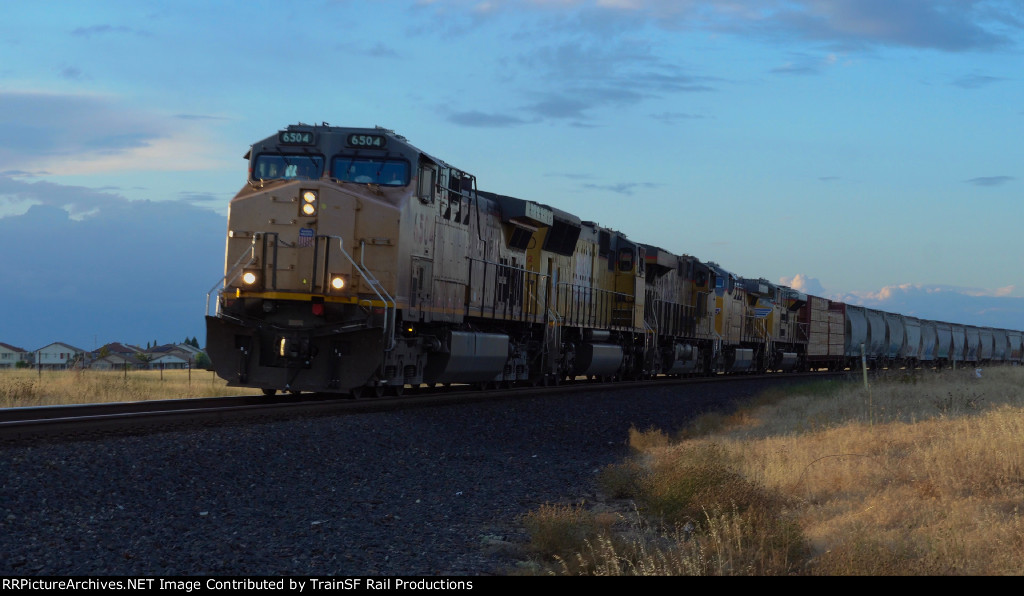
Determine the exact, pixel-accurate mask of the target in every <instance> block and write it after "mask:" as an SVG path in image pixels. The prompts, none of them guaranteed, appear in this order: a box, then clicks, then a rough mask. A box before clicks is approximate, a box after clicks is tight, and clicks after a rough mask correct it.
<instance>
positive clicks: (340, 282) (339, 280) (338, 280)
mask: <svg viewBox="0 0 1024 596" xmlns="http://www.w3.org/2000/svg"><path fill="white" fill-rule="evenodd" d="M347 285H348V281H347V280H346V279H345V276H344V275H341V274H339V273H332V274H331V290H332V291H335V292H340V291H341V290H344V289H345V286H347Z"/></svg>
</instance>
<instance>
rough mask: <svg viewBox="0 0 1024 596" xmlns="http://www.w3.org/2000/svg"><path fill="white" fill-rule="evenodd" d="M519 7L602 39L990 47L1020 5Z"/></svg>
mask: <svg viewBox="0 0 1024 596" xmlns="http://www.w3.org/2000/svg"><path fill="white" fill-rule="evenodd" d="M467 5H468V6H470V7H471V8H472V9H474V10H472V11H465V10H463V11H461V12H462V14H461V15H460V14H459V13H458V12H457V8H458V7H465V6H467ZM429 6H430V7H432V8H433V9H435V10H438V11H439V12H442V11H443V13H444V16H445V18H446V20H449V21H450V20H451V19H452V18H453V17H459V16H461V18H463V19H472V20H474V21H475V24H476V25H477V26H479V25H480V24H481V23H485V22H486V20H487V19H497V18H502V17H507V16H508V14H507V13H509V12H515V13H516V14H519V13H521V12H522V11H523V6H524V3H523V2H520V1H510V0H491V1H489V2H484V3H481V2H476V1H472V2H470V1H469V0H459V1H455V2H447V3H441V2H436V3H431V4H429ZM482 6H485V7H486V10H481V9H480V7H482ZM525 6H527V7H530V8H532V9H534V10H535V12H537V13H538V14H539V15H541V16H543V17H544V18H546V19H548V22H549V25H548V28H543V29H542V28H540V27H537V28H536V29H537V30H538V32H540V33H545V34H549V32H550V31H551V30H553V29H566V28H570V29H573V30H581V29H582V30H589V31H593V32H595V33H596V34H597V35H598V36H599V37H604V38H607V37H608V36H609V35H611V34H615V33H621V32H623V31H627V32H628V31H638V30H639V29H640V28H641V27H642V26H644V25H650V26H653V27H657V28H661V29H665V30H669V31H679V30H684V31H705V32H713V33H726V34H732V35H737V36H742V37H745V38H750V37H760V38H762V39H765V40H769V41H774V40H779V41H782V40H786V41H790V40H793V39H802V40H805V41H808V42H814V43H822V44H826V45H829V46H833V47H839V48H846V49H852V50H865V49H870V48H872V47H877V46H888V47H909V48H926V49H933V50H939V51H945V52H963V51H975V50H991V49H996V48H1000V47H1006V46H1010V45H1012V44H1013V40H1014V38H1015V37H1016V36H1018V35H1019V34H1020V32H1021V29H1022V28H1024V14H1022V13H1024V10H1022V8H1021V7H1020V4H1019V3H1017V2H1001V1H999V0H929V1H921V0H758V1H756V2H754V1H751V0H717V1H714V2H710V1H707V0H603V1H601V2H597V3H591V2H589V1H588V0H535V1H533V2H528V3H525ZM558 17H561V18H558ZM467 29H468V28H467Z"/></svg>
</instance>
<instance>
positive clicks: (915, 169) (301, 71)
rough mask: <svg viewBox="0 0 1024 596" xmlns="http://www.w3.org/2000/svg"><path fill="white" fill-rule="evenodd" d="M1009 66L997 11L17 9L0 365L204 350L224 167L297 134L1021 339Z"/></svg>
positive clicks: (1012, 14) (1021, 83)
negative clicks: (322, 136)
mask: <svg viewBox="0 0 1024 596" xmlns="http://www.w3.org/2000/svg"><path fill="white" fill-rule="evenodd" d="M1022 52H1024V3H1022V2H1021V1H1019V0H1016V1H1006V0H1004V1H983V0H955V1H954V0H948V1H947V0H941V1H925V0H787V1H781V0H780V1H774V0H763V1H753V0H749V1H748V0H734V1H730V0H718V1H704V0H604V1H589V2H585V1H574V0H535V1H529V0H524V1H520V2H512V1H502V0H495V1H490V2H479V1H469V0H434V1H397V0H396V1H387V0H382V1H378V2H367V1H356V0H353V1H344V0H342V1H335V2H322V1H316V0H309V1H301V2H288V3H280V2H262V1H250V2H244V3H243V2H237V3H236V2H211V1H201V2H199V1H197V2H192V1H177V0H176V1H175V2H144V1H131V2H127V1H126V2H120V1H108V2H62V1H50V2H36V3H27V2H26V3H15V4H13V5H12V6H10V7H8V8H7V10H6V11H5V18H4V19H3V20H2V21H0V234H3V235H4V236H3V237H4V238H5V242H4V246H5V250H4V258H3V259H2V260H0V261H2V262H3V264H2V265H0V283H2V284H3V287H4V289H3V290H2V291H0V342H4V343H8V344H13V345H17V346H19V347H24V348H27V349H35V348H38V347H42V346H43V345H45V344H47V343H50V342H52V341H65V342H67V343H71V344H73V345H77V346H78V347H82V348H86V349H91V348H93V347H95V346H96V345H102V344H103V343H106V342H108V341H121V342H125V343H135V344H139V345H145V344H146V343H147V342H153V341H158V342H160V343H165V342H172V341H181V340H182V339H184V338H186V337H193V336H198V337H199V338H200V341H202V339H203V336H204V334H205V331H204V327H203V321H202V314H203V308H204V306H205V298H206V293H207V292H208V291H209V290H210V288H211V286H213V285H214V284H215V283H216V281H217V279H218V277H219V276H220V274H221V268H222V266H223V234H224V230H225V226H226V221H225V215H226V212H227V204H228V201H229V200H230V198H231V197H232V195H233V194H234V193H235V192H236V191H237V190H238V189H239V188H240V187H241V186H242V184H243V183H244V179H245V172H246V164H245V162H244V160H243V159H242V156H243V155H244V154H245V152H246V150H247V149H248V147H249V145H250V144H251V143H252V142H253V141H255V140H257V139H260V138H263V137H266V136H268V135H270V134H272V133H273V132H275V131H277V130H278V129H280V128H283V127H285V126H286V125H288V124H291V123H296V122H306V123H314V122H315V123H319V122H328V123H330V124H334V125H354V126H374V125H381V126H385V127H387V128H391V129H394V130H395V131H397V132H398V133H400V134H402V135H404V136H406V137H407V138H409V139H410V140H411V141H412V142H413V143H414V144H416V145H418V146H419V147H420V148H421V149H424V150H426V151H428V152H430V153H433V154H435V155H437V156H439V157H441V158H442V159H445V160H446V161H448V162H449V163H451V164H453V165H455V166H457V167H460V168H463V169H465V170H467V171H470V172H472V173H474V174H475V175H476V176H477V178H478V181H479V185H480V187H481V188H483V189H485V190H490V191H493V192H499V193H502V194H510V195H514V196H519V197H522V198H527V199H532V200H536V201H538V202H542V203H546V204H549V205H552V206H555V207H558V208H561V209H564V210H566V211H569V212H571V213H574V214H576V215H578V216H580V217H581V218H583V219H588V220H594V221H597V222H598V223H600V224H602V225H605V226H609V227H613V228H616V229H618V230H620V231H622V232H624V233H626V234H627V235H628V236H630V237H631V238H634V239H636V240H639V241H644V242H648V243H650V244H655V245H658V246H661V247H663V248H665V249H667V250H670V251H673V252H678V253H687V254H692V255H695V256H697V257H699V258H701V259H703V260H711V261H716V262H718V263H720V264H721V265H723V266H724V267H726V268H727V269H730V270H732V271H733V272H735V273H737V274H739V275H742V276H746V277H765V278H767V279H770V280H772V281H776V282H779V281H781V282H784V283H790V284H791V285H794V286H797V287H800V288H802V289H805V290H807V291H809V292H811V293H815V294H818V295H823V296H829V297H834V298H839V299H843V300H846V301H849V302H852V303H860V304H867V305H869V306H874V307H878V308H884V309H887V310H893V311H897V312H904V313H906V314H914V315H917V316H924V317H926V318H936V319H944V320H955V321H957V322H966V323H971V324H979V325H993V326H999V327H1010V328H1017V329H1022V328H1024V270H1022V268H1021V266H1020V262H1021V254H1022V251H1024V241H1022V238H1024V234H1022V231H1024V226H1022V224H1024V217H1022V215H1024V208H1022V206H1021V196H1022V191H1024V179H1022V178H1024V171H1022V168H1024V165H1022V163H1024V162H1022V159H1021V158H1022V151H1021V145H1020V139H1021V138H1024V75H1022V74H1021V73H1022V72H1024V70H1022V68H1021V66H1022V65H1024V54H1022ZM14 240H17V241H18V242H19V243H21V244H15V243H14V242H13V241H14Z"/></svg>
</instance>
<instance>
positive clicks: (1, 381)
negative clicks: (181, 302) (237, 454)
mask: <svg viewBox="0 0 1024 596" xmlns="http://www.w3.org/2000/svg"><path fill="white" fill-rule="evenodd" d="M254 393H259V391H258V390H254V389H240V388H237V387H228V386H227V384H226V383H225V382H224V380H223V379H220V378H218V377H217V376H216V375H215V374H214V373H213V372H211V371H208V370H165V371H159V370H128V371H95V370H87V369H86V370H81V369H78V370H56V371H45V370H44V371H38V370H32V369H13V370H0V407H3V408H12V407H25V406H53V405H61V404H90V403H108V402H120V401H142V400H152V399H178V398H183V397H214V396H220V395H252V394H254Z"/></svg>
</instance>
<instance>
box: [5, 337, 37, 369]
mask: <svg viewBox="0 0 1024 596" xmlns="http://www.w3.org/2000/svg"><path fill="white" fill-rule="evenodd" d="M19 362H24V363H25V364H31V363H32V353H31V352H29V351H28V350H25V349H24V348H18V347H15V346H12V345H10V344H5V343H2V342H0V368H15V367H16V366H18V363H19Z"/></svg>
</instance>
